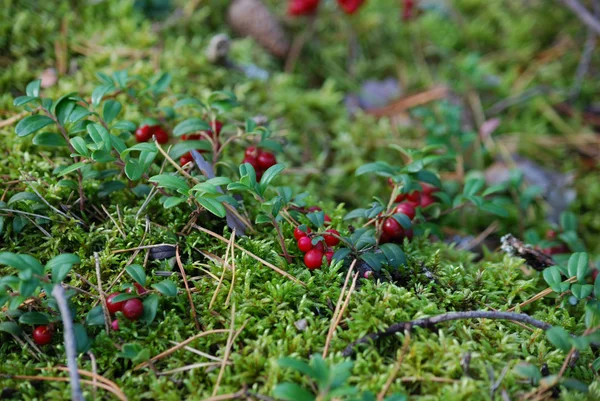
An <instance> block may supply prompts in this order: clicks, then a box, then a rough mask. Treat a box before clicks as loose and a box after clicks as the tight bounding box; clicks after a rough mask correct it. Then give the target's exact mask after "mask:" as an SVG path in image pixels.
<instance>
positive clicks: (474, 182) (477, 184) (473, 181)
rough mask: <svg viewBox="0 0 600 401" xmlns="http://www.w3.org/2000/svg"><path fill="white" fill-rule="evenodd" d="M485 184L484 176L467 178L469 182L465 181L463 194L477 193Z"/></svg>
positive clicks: (471, 194)
mask: <svg viewBox="0 0 600 401" xmlns="http://www.w3.org/2000/svg"><path fill="white" fill-rule="evenodd" d="M484 184H485V181H484V180H483V178H479V177H472V178H469V179H467V182H466V183H465V187H464V189H463V195H465V196H473V195H475V194H476V193H477V192H479V191H480V190H481V188H483V186H484Z"/></svg>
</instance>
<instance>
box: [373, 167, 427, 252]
mask: <svg viewBox="0 0 600 401" xmlns="http://www.w3.org/2000/svg"><path fill="white" fill-rule="evenodd" d="M388 182H389V183H390V185H392V186H393V185H394V182H393V181H392V180H391V178H390V179H389V180H388ZM421 186H422V187H423V191H417V190H415V191H412V192H410V193H408V194H400V195H398V196H397V197H396V199H395V203H398V205H396V207H395V208H394V212H393V214H397V213H402V214H404V215H405V216H407V217H408V218H409V219H410V220H413V219H414V218H415V216H416V215H417V210H416V208H417V207H427V206H429V205H431V204H432V203H434V202H435V198H434V197H433V193H434V192H436V191H438V188H436V187H434V186H433V185H429V184H426V183H421ZM412 236H413V230H412V229H410V228H409V229H408V230H405V229H404V227H402V225H401V224H400V223H399V222H398V221H396V219H394V218H393V217H388V218H386V219H385V221H384V222H383V227H382V233H381V238H380V239H379V242H380V243H382V244H385V243H388V242H402V241H403V240H404V238H405V237H407V238H409V239H410V238H412Z"/></svg>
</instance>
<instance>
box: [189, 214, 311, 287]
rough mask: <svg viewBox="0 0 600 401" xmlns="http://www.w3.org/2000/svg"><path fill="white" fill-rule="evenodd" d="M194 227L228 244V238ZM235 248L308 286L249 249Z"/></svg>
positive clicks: (237, 246)
mask: <svg viewBox="0 0 600 401" xmlns="http://www.w3.org/2000/svg"><path fill="white" fill-rule="evenodd" d="M193 227H194V228H195V229H197V230H200V231H202V232H204V233H207V234H209V235H212V236H213V237H215V238H218V239H220V240H221V241H223V242H228V240H227V238H225V237H223V236H221V235H219V234H217V233H215V232H213V231H210V230H208V229H206V228H204V227H200V226H199V225H197V224H194V225H193ZM233 246H235V247H236V248H237V249H239V250H240V251H242V252H244V253H245V254H246V255H248V256H250V257H251V258H253V259H255V260H258V261H259V262H260V263H262V264H263V265H265V266H267V267H268V268H269V269H272V270H274V271H276V272H277V273H279V274H281V275H282V276H284V277H287V278H289V279H290V280H292V281H293V282H295V283H297V284H300V285H301V286H303V287H306V284H304V283H303V282H302V281H300V280H298V279H297V278H296V277H294V276H292V275H291V274H289V273H287V272H285V271H283V270H281V269H280V268H279V267H277V266H275V265H274V264H272V263H269V262H267V261H266V260H264V259H262V258H260V257H258V256H256V255H255V254H253V253H252V252H250V251H248V250H247V249H244V248H242V247H241V246H239V245H237V244H234V245H233Z"/></svg>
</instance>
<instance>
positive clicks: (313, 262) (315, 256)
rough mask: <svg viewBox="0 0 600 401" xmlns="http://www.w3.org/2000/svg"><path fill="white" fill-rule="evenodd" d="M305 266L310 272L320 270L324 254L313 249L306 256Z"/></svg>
mask: <svg viewBox="0 0 600 401" xmlns="http://www.w3.org/2000/svg"><path fill="white" fill-rule="evenodd" d="M304 264H305V265H306V267H308V268H309V269H310V270H314V269H319V268H320V267H321V265H322V264H323V252H322V251H319V250H318V249H311V250H310V251H308V252H306V255H304Z"/></svg>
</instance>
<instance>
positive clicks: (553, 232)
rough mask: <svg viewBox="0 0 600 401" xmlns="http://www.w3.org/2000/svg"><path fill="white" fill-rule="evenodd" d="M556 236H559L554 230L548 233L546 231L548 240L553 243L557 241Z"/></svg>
mask: <svg viewBox="0 0 600 401" xmlns="http://www.w3.org/2000/svg"><path fill="white" fill-rule="evenodd" d="M556 235H557V234H556V231H554V230H548V231H546V239H547V240H550V241H552V240H554V239H556Z"/></svg>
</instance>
